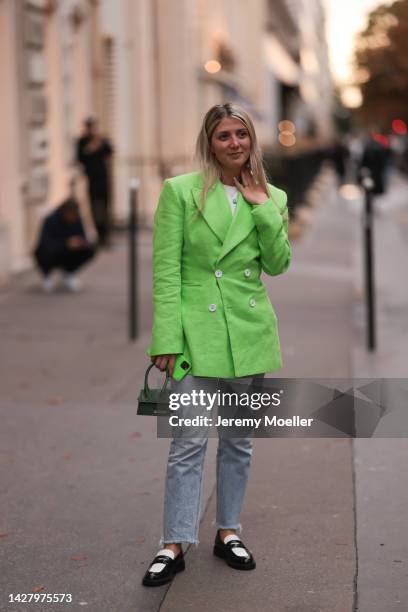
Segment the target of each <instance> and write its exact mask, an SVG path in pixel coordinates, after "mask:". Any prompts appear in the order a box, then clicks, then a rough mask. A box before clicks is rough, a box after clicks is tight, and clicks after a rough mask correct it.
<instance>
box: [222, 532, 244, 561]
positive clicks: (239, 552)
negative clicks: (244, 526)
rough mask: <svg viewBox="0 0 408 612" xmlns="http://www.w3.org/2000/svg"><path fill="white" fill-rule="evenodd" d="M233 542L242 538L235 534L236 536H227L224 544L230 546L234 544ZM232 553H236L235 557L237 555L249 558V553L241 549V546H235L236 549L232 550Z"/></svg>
mask: <svg viewBox="0 0 408 612" xmlns="http://www.w3.org/2000/svg"><path fill="white" fill-rule="evenodd" d="M233 540H239V541H241V540H240V538H238V537H237V536H236V535H235V534H234V535H232V534H231V535H227V536H225V538H224V544H228V542H232V541H233ZM231 550H232V552H233V553H234V555H237V557H249V554H248V551H247V550H245V548H241V547H240V546H235V547H234V548H232V549H231Z"/></svg>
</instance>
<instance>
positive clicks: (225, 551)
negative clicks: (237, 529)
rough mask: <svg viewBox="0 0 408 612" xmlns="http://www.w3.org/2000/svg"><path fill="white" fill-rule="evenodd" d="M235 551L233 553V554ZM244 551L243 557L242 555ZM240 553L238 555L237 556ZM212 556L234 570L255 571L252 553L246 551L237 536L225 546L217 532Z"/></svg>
mask: <svg viewBox="0 0 408 612" xmlns="http://www.w3.org/2000/svg"><path fill="white" fill-rule="evenodd" d="M234 550H235V552H234ZM242 551H245V553H246V554H245V555H244V554H243V553H242ZM238 553H240V554H238ZM214 555H215V556H216V557H220V559H224V560H225V562H226V563H227V564H228V565H229V566H230V567H233V568H234V569H238V570H252V569H255V567H256V563H255V559H254V558H253V556H252V553H251V552H250V551H249V550H248V549H247V547H246V546H245V544H244V543H243V541H242V540H240V539H239V538H238V536H237V537H236V538H235V536H234V539H233V540H232V539H231V540H229V542H227V543H226V544H224V542H223V541H222V540H221V538H220V536H219V534H218V532H217V536H216V538H215V543H214Z"/></svg>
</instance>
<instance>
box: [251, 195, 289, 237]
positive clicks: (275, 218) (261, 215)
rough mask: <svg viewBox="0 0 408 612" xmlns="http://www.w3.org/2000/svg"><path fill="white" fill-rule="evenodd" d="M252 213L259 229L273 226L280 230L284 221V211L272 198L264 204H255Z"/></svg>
mask: <svg viewBox="0 0 408 612" xmlns="http://www.w3.org/2000/svg"><path fill="white" fill-rule="evenodd" d="M251 213H252V216H253V219H254V221H255V225H256V227H257V228H258V230H264V229H269V230H270V229H271V228H273V229H274V230H275V231H278V230H279V228H280V227H281V225H282V223H283V218H282V213H281V211H280V210H279V208H278V205H277V204H276V203H275V202H274V201H273V200H272V198H269V199H268V200H266V202H264V203H263V204H255V205H253V206H252V211H251Z"/></svg>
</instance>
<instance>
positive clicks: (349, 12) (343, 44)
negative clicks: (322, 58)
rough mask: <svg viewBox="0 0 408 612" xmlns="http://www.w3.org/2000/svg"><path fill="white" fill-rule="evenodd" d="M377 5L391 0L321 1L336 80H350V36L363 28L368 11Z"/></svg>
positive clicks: (351, 47)
mask: <svg viewBox="0 0 408 612" xmlns="http://www.w3.org/2000/svg"><path fill="white" fill-rule="evenodd" d="M380 4H392V0H383V1H381V2H379V0H323V5H324V6H325V9H326V21H327V39H328V45H329V54H330V63H331V67H332V71H333V75H334V78H335V81H336V82H337V83H339V84H343V85H346V84H348V83H349V82H350V80H351V75H352V68H351V60H352V57H353V46H354V35H355V34H356V33H358V32H360V31H361V30H363V29H364V28H365V25H366V23H367V15H368V13H369V12H370V11H371V10H372V9H374V8H376V7H377V6H379V5H380Z"/></svg>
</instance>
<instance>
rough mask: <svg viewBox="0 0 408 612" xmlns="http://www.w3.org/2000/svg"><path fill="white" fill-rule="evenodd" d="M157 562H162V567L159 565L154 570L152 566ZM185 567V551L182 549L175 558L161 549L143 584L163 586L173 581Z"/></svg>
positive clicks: (151, 565)
mask: <svg viewBox="0 0 408 612" xmlns="http://www.w3.org/2000/svg"><path fill="white" fill-rule="evenodd" d="M160 553H161V554H160ZM156 564H160V565H161V566H162V567H160V566H159V567H157V568H155V570H156V571H152V568H154V566H155V565H156ZM185 569H186V564H185V562H184V556H183V551H181V552H180V553H179V554H178V555H177V557H176V558H175V559H172V558H171V557H170V556H168V555H166V554H163V551H160V552H159V554H158V555H156V557H155V558H154V559H153V561H152V563H151V564H150V567H149V569H148V570H147V572H146V573H145V575H144V577H143V580H142V584H143V585H144V586H161V585H162V584H166V583H167V582H171V581H172V580H173V578H174V576H175V575H176V574H177V573H178V572H182V571H183V570H185Z"/></svg>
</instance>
